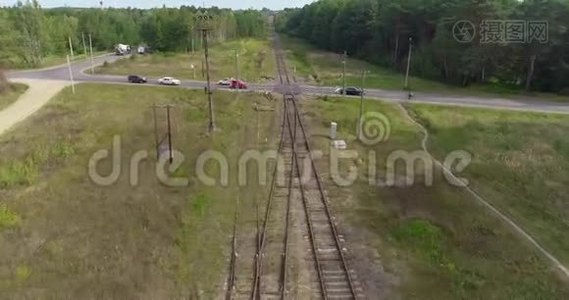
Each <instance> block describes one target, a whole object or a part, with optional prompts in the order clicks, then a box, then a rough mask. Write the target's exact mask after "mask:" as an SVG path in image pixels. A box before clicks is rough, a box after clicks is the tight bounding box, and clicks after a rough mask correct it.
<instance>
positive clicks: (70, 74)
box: [67, 55, 75, 95]
mask: <svg viewBox="0 0 569 300" xmlns="http://www.w3.org/2000/svg"><path fill="white" fill-rule="evenodd" d="M67 67H68V68H69V80H71V90H72V91H73V94H74V95H75V83H74V82H73V71H72V70H71V60H69V55H67Z"/></svg>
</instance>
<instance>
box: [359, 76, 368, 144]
mask: <svg viewBox="0 0 569 300" xmlns="http://www.w3.org/2000/svg"><path fill="white" fill-rule="evenodd" d="M367 72H369V71H366V70H363V71H362V93H361V98H360V115H359V117H358V128H357V134H358V139H359V140H360V141H361V140H362V116H363V114H364V87H365V82H366V73H367Z"/></svg>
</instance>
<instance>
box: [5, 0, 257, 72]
mask: <svg viewBox="0 0 569 300" xmlns="http://www.w3.org/2000/svg"><path fill="white" fill-rule="evenodd" d="M208 13H209V15H211V16H213V19H212V20H211V21H210V22H209V23H210V25H209V27H210V29H211V30H210V31H209V38H210V39H211V40H212V41H213V42H215V41H223V40H227V39H232V38H239V37H261V36H264V35H265V34H266V26H265V18H264V15H263V14H262V13H261V12H259V11H253V10H245V11H232V10H229V9H220V8H216V7H214V8H209V9H208ZM199 14H200V11H199V9H198V8H196V7H194V6H182V7H180V8H165V7H164V8H160V9H150V10H142V9H136V8H126V9H114V8H107V9H98V8H90V9H83V8H56V9H42V8H41V7H40V5H39V4H38V2H37V1H36V0H33V1H30V0H28V1H26V2H18V3H17V4H16V5H15V6H13V7H5V8H0V64H3V65H5V66H8V67H13V66H27V67H33V66H38V65H40V64H41V62H42V61H43V59H44V58H45V57H46V56H48V55H64V54H65V53H68V52H69V42H68V41H69V38H71V42H72V46H73V48H74V50H76V53H83V52H84V47H83V38H85V39H86V44H87V47H88V36H89V34H91V37H92V42H93V48H94V50H110V49H112V48H113V46H114V45H116V44H118V43H122V44H130V45H137V44H139V43H145V44H147V45H148V46H150V47H152V48H153V49H155V50H158V51H181V50H188V49H191V48H192V47H193V48H194V49H199V47H201V33H200V26H198V19H197V18H196V16H198V15H199Z"/></svg>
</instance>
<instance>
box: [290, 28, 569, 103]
mask: <svg viewBox="0 0 569 300" xmlns="http://www.w3.org/2000/svg"><path fill="white" fill-rule="evenodd" d="M281 39H282V45H283V47H284V48H285V50H286V52H287V58H288V61H289V67H290V68H291V69H293V68H294V67H296V75H297V79H299V80H301V81H304V82H306V83H309V84H316V85H324V86H342V84H343V80H342V71H343V65H342V57H341V54H339V53H332V52H327V51H323V50H319V49H317V48H315V47H313V46H311V45H310V44H308V43H306V42H305V41H303V40H301V39H297V38H291V37H286V36H282V37H281ZM363 70H367V71H369V73H368V74H367V75H366V80H365V85H364V86H365V88H377V89H387V90H402V89H403V88H404V85H405V74H404V73H402V72H395V71H393V70H390V69H388V68H384V67H381V66H378V65H374V64H370V63H368V62H365V61H362V60H359V59H355V58H350V57H348V59H347V63H346V85H348V86H358V87H359V86H362V71H363ZM412 74H413V71H412V70H411V75H412ZM409 87H410V89H411V90H414V91H422V92H431V93H437V94H443V95H445V94H446V95H449V96H450V95H467V96H479V97H484V98H495V97H501V98H515V99H525V100H546V101H559V102H564V101H569V97H566V96H559V95H555V94H546V93H529V94H528V93H525V92H524V91H523V90H520V89H514V88H512V87H508V86H504V85H499V84H490V83H489V84H485V85H472V86H469V87H467V88H462V87H457V86H452V85H447V84H444V83H441V82H437V81H432V80H427V79H423V78H419V77H414V76H410V77H409Z"/></svg>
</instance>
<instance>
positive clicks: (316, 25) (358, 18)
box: [277, 0, 569, 94]
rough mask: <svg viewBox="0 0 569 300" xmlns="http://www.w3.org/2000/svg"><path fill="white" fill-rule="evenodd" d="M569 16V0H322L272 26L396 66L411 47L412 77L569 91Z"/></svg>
mask: <svg viewBox="0 0 569 300" xmlns="http://www.w3.org/2000/svg"><path fill="white" fill-rule="evenodd" d="M567 20H569V1H566V0H524V1H518V0H320V1H317V2H314V3H312V4H310V5H306V6H305V7H303V8H299V9H286V10H285V11H283V12H282V13H281V14H279V16H278V18H277V30H279V31H280V32H283V33H286V34H288V35H291V36H294V37H298V38H302V39H304V40H307V41H309V42H310V43H312V44H313V45H315V46H317V47H319V48H321V49H326V50H330V51H334V52H336V53H342V52H344V51H347V53H348V55H349V56H352V57H356V58H361V59H364V60H366V61H369V62H372V63H376V64H379V65H382V66H385V67H388V68H392V69H395V70H397V71H401V72H404V71H405V68H406V66H407V57H408V53H409V48H410V47H411V48H412V50H413V51H412V56H411V57H412V60H411V64H410V66H411V73H412V74H413V75H416V76H421V77H424V78H429V79H434V80H438V81H442V82H445V83H449V84H453V85H458V86H468V85H471V84H488V83H493V84H496V85H500V86H502V87H505V88H508V89H509V88H512V89H526V90H528V91H542V92H557V93H562V94H569V30H568V26H569V23H568V22H567ZM468 23H469V24H472V25H474V26H471V27H474V30H475V31H471V32H473V34H471V36H470V37H468V36H466V37H467V38H468V39H467V40H466V41H467V42H465V40H461V39H460V38H462V37H464V36H461V34H463V33H464V31H461V29H462V28H464V27H461V25H463V24H468ZM536 24H537V25H539V24H541V25H543V24H545V29H544V28H543V26H542V27H541V31H540V30H539V28H537V27H532V25H536ZM518 25H519V26H518ZM536 28H537V30H538V31H536ZM489 34H492V35H493V36H490V37H491V38H492V37H494V39H488V37H489ZM496 37H497V38H496ZM508 37H510V39H506V38H508ZM516 37H517V38H518V39H512V38H516ZM524 37H525V38H524Z"/></svg>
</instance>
